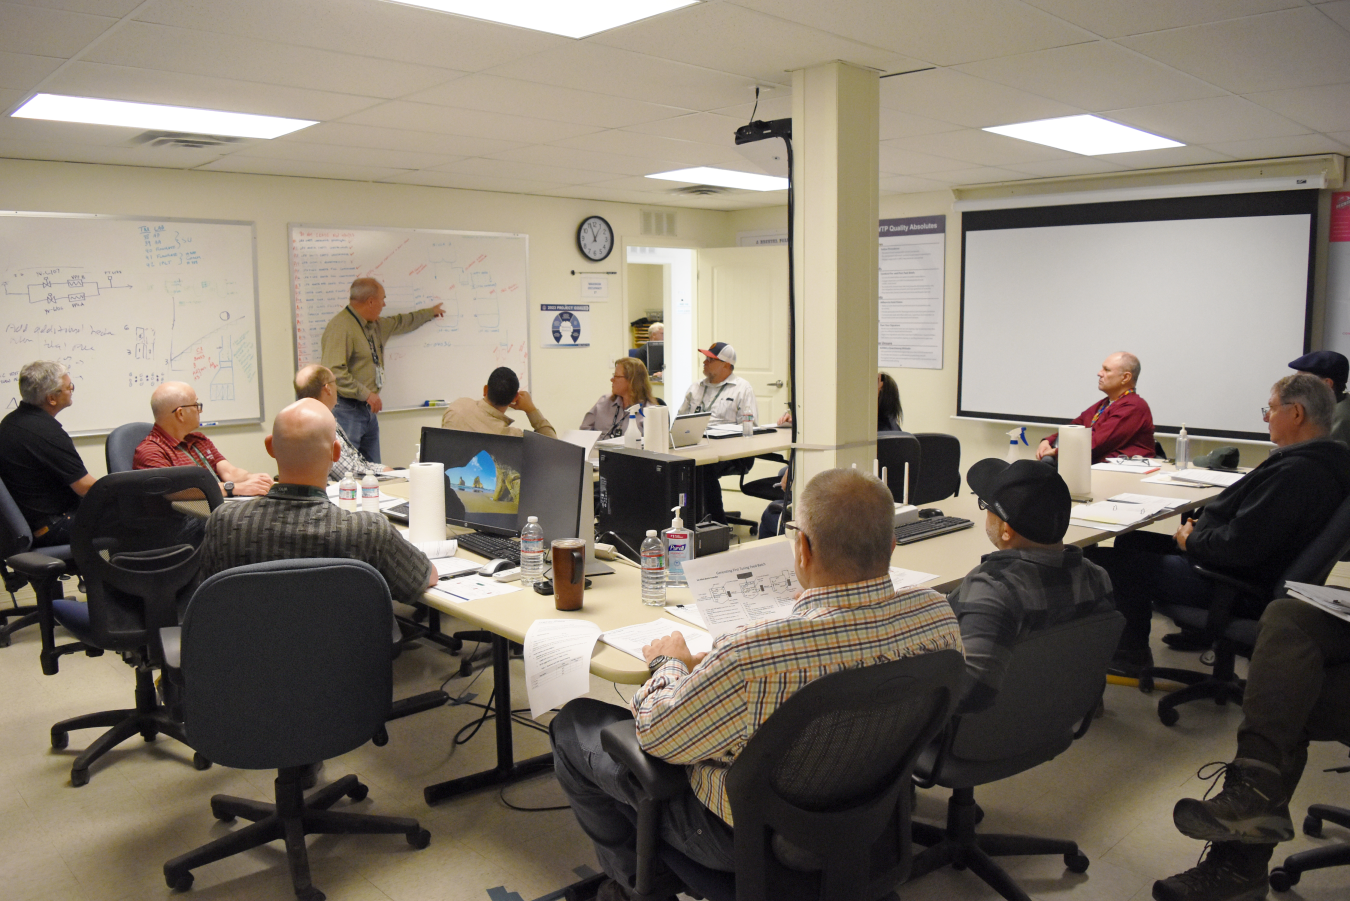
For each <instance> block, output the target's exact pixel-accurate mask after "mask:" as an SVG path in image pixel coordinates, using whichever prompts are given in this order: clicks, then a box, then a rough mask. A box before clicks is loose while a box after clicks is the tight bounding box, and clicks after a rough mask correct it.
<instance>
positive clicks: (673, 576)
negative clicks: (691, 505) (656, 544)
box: [661, 494, 694, 585]
mask: <svg viewBox="0 0 1350 901" xmlns="http://www.w3.org/2000/svg"><path fill="white" fill-rule="evenodd" d="M683 506H684V495H683V494H681V495H680V507H683ZM680 507H672V508H671V511H672V512H673V513H674V514H675V517H674V518H673V519H671V521H670V528H669V529H666V530H665V531H664V532H663V533H661V534H662V537H664V538H665V540H666V584H667V585H688V584H689V582H688V580H686V579H685V577H684V561H686V560H692V559H694V535H693V533H692V532H690V531H689V530H688V529H686V528H685V527H684V520H683V519H680Z"/></svg>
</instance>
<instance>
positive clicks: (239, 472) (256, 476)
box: [216, 460, 272, 497]
mask: <svg viewBox="0 0 1350 901" xmlns="http://www.w3.org/2000/svg"><path fill="white" fill-rule="evenodd" d="M216 475H218V476H219V477H220V480H221V481H222V482H233V483H234V493H235V494H237V495H240V496H243V497H256V496H259V495H263V494H266V493H267V491H268V489H269V488H271V487H272V477H271V476H269V475H268V474H267V473H265V472H249V471H248V470H247V469H240V468H239V467H238V466H235V465H234V464H233V463H231V462H230V461H229V460H221V461H220V462H219V463H217V464H216Z"/></svg>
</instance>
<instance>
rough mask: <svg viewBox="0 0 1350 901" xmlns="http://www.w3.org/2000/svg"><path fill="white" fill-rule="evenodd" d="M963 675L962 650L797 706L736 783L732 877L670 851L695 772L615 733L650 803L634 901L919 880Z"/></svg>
mask: <svg viewBox="0 0 1350 901" xmlns="http://www.w3.org/2000/svg"><path fill="white" fill-rule="evenodd" d="M963 668H964V663H963V662H962V659H961V655H960V654H958V653H956V652H955V651H940V652H938V653H933V654H921V655H918V656H915V657H908V658H905V659H903V660H897V661H892V662H889V663H882V664H878V665H875V666H865V667H861V668H858V669H849V670H842V671H839V672H834V673H830V674H829V675H827V676H822V677H821V678H819V679H816V680H815V681H813V682H810V683H808V684H807V685H806V687H805V688H802V689H801V690H800V691H798V692H797V693H796V694H794V695H792V697H790V698H788V700H787V701H786V703H784V704H783V705H782V706H780V707H779V708H778V709H777V710H776V711H774V713H773V715H772V716H770V717H769V718H768V719H767V720H765V721H764V723H763V725H761V726H760V727H759V729H758V730H757V731H756V732H755V734H754V735H753V736H751V738H750V741H749V742H747V743H746V746H745V748H744V749H743V750H742V751H741V753H740V754H739V755H738V756H737V757H736V760H735V762H734V763H732V765H731V768H730V770H729V771H728V773H727V797H728V799H729V800H730V802H731V812H732V817H733V819H734V820H735V822H736V828H735V860H736V871H735V873H734V874H733V873H726V872H722V871H719V870H712V869H709V868H707V867H704V866H702V865H700V864H698V863H695V862H694V861H692V860H690V859H689V858H688V857H685V856H684V855H683V854H680V853H679V852H678V851H676V850H675V849H673V848H670V847H667V846H665V845H661V844H660V842H659V834H660V823H659V818H660V806H661V801H662V800H664V799H666V798H669V797H673V796H674V795H675V793H677V792H680V791H684V790H686V789H687V785H688V782H687V780H686V777H685V774H684V768H683V767H678V766H672V765H670V764H668V763H665V762H664V761H661V760H658V759H656V758H654V757H650V756H648V755H647V754H646V753H644V752H643V751H642V749H641V748H640V747H639V746H638V744H637V736H636V733H635V731H634V726H633V723H632V721H627V722H622V723H615V724H614V725H612V726H609V727H608V728H606V729H605V731H604V733H602V735H601V743H602V745H603V746H604V748H605V750H606V751H608V752H609V753H610V754H611V755H612V756H614V757H615V758H616V759H618V760H619V761H620V762H621V763H623V764H624V765H625V766H627V767H628V768H629V770H630V772H632V774H633V776H634V778H635V779H637V780H638V782H640V783H641V785H642V787H643V789H644V790H645V791H646V792H647V798H646V799H644V800H643V801H642V802H641V803H640V804H639V807H638V813H637V834H638V840H637V842H638V844H637V846H638V849H639V858H638V875H637V891H636V894H635V895H634V897H635V898H637V899H640V901H656V899H663V898H666V897H667V896H669V895H672V894H674V893H675V892H676V891H684V892H687V893H691V894H694V895H695V897H699V896H701V897H704V898H708V899H710V901H746V899H774V901H780V899H781V901H795V899H808V898H809V899H820V901H861V899H876V898H881V897H883V896H886V895H888V894H889V893H890V892H892V891H893V890H894V888H895V887H896V886H897V885H898V884H899V883H900V882H901V881H903V880H904V878H905V875H906V873H907V872H908V869H909V863H910V857H911V845H910V836H909V830H908V825H909V818H910V809H911V808H910V805H911V797H910V789H909V780H910V773H911V772H912V769H913V765H914V759H915V756H916V755H917V754H918V753H919V751H920V750H921V749H922V748H923V747H924V746H925V745H927V744H928V743H929V742H930V741H931V740H932V738H933V736H934V735H936V734H937V732H938V730H939V729H941V728H942V725H943V724H944V723H945V722H946V721H947V718H948V717H949V716H950V715H951V711H952V709H953V708H954V706H955V701H956V692H957V690H958V687H959V685H960V679H961V673H962V670H963ZM658 856H659V863H658ZM662 864H664V866H662ZM593 882H594V881H593ZM569 897H572V896H570V895H569Z"/></svg>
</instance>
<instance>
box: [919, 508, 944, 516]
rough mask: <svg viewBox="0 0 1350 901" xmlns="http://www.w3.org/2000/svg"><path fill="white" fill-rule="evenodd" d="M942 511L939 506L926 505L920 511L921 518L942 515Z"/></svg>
mask: <svg viewBox="0 0 1350 901" xmlns="http://www.w3.org/2000/svg"><path fill="white" fill-rule="evenodd" d="M941 515H942V511H941V510H939V509H938V508H937V507H924V508H923V509H922V510H920V511H919V519H932V518H933V517H934V516H941Z"/></svg>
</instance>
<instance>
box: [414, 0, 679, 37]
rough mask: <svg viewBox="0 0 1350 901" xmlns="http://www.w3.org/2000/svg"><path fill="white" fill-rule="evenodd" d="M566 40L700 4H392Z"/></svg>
mask: <svg viewBox="0 0 1350 901" xmlns="http://www.w3.org/2000/svg"><path fill="white" fill-rule="evenodd" d="M391 2H393V3H402V4H403V5H404V6H421V7H424V8H426V9H434V10H437V11H439V12H443V13H453V14H455V15H457V16H468V17H469V18H471V19H486V20H487V21H489V22H500V23H501V24H503V25H516V26H518V27H520V28H530V29H533V30H534V31H547V32H548V33H549V34H560V35H562V36H563V37H566V38H584V37H586V36H587V35H592V34H596V33H597V32H601V31H608V30H609V29H611V28H618V27H619V26H620V25H627V24H628V23H629V22H637V21H638V20H640V19H646V18H649V17H650V16H655V15H659V14H660V13H664V12H670V11H671V10H672V9H680V8H681V7H684V6H692V5H693V4H694V3H696V2H698V0H391Z"/></svg>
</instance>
